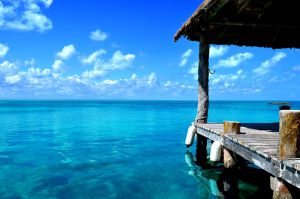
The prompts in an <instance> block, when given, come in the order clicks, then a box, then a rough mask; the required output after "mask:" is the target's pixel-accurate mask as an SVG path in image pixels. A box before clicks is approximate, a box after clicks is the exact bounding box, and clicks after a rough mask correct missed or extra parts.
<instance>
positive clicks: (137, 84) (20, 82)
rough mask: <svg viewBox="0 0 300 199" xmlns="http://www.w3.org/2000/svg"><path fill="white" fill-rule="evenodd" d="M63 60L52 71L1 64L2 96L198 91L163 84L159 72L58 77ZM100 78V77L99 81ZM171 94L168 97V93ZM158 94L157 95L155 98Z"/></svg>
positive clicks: (118, 58) (118, 95)
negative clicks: (116, 75) (109, 75)
mask: <svg viewBox="0 0 300 199" xmlns="http://www.w3.org/2000/svg"><path fill="white" fill-rule="evenodd" d="M130 57H131V56H126V55H124V54H122V56H121V55H120V54H118V53H117V54H116V55H115V56H113V57H112V58H111V60H109V61H111V62H113V61H112V60H114V61H115V62H119V61H124V59H125V60H130V59H131V58H130ZM61 62H62V61H61V60H55V61H54V64H53V66H52V68H39V67H30V68H28V69H26V70H21V69H22V67H18V65H17V64H16V63H12V62H9V61H4V62H2V63H0V85H1V86H2V87H1V89H2V92H1V93H0V96H10V94H13V93H12V91H14V92H17V93H29V96H30V97H46V98H49V97H63V98H66V97H71V98H74V97H84V96H87V95H88V96H89V97H95V98H111V97H113V98H132V97H133V98H139V97H141V98H144V97H145V96H147V98H151V97H152V98H153V97H156V96H157V95H156V94H161V96H166V95H172V96H173V95H178V94H180V93H185V92H189V91H194V90H195V87H194V86H191V85H187V84H180V83H178V82H171V81H169V80H168V81H165V82H161V81H160V80H159V78H158V76H157V74H156V73H150V74H148V75H145V76H141V77H139V76H138V75H137V74H135V73H133V74H132V75H131V76H129V78H119V79H104V78H101V77H103V75H102V74H103V73H105V72H106V71H101V70H100V69H95V70H91V71H86V72H85V73H84V74H82V75H78V74H73V75H67V74H63V73H62V74H58V73H57V71H56V70H58V69H60V67H56V66H54V65H56V64H58V65H60V63H61ZM95 77H99V78H95ZM154 93H155V94H154ZM166 93H168V94H166ZM153 94H154V95H153Z"/></svg>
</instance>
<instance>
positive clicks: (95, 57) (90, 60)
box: [81, 49, 106, 64]
mask: <svg viewBox="0 0 300 199" xmlns="http://www.w3.org/2000/svg"><path fill="white" fill-rule="evenodd" d="M105 53H106V51H105V50H103V49H99V50H97V51H95V52H93V53H92V54H90V55H89V56H87V57H84V58H82V59H81V63H82V64H95V63H97V62H99V61H100V59H99V57H100V56H101V55H103V54H105Z"/></svg>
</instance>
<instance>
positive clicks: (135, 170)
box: [0, 101, 300, 199]
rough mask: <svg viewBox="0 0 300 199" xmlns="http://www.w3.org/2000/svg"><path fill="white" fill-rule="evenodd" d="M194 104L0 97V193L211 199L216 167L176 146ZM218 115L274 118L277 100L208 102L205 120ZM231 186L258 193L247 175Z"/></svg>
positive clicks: (256, 119)
mask: <svg viewBox="0 0 300 199" xmlns="http://www.w3.org/2000/svg"><path fill="white" fill-rule="evenodd" d="M291 105H292V108H293V109H300V103H299V102H291ZM196 108H197V102H195V101H0V198H32V199H35V198H108V199H110V198H125V199H127V198H130V199H131V198H151V199H152V198H154V199H165V198H172V199H176V198H180V199H184V198H189V199H193V198H197V199H198V198H218V194H217V192H218V185H219V184H220V183H222V182H220V179H221V176H222V175H221V173H222V168H221V167H217V168H214V169H206V170H203V169H201V168H200V167H197V166H196V165H194V164H193V162H192V156H193V154H194V151H195V147H192V148H191V149H190V152H191V153H186V147H185V145H184V140H185V135H186V130H187V128H188V126H189V125H190V123H191V121H193V119H194V118H195V114H196ZM224 120H237V121H241V122H277V121H278V106H276V105H270V104H268V102H267V101H256V102H255V101H254V102H246V101H213V102H211V103H210V113H209V121H210V122H222V121H224ZM194 145H195V144H194ZM192 153H193V154H192ZM260 180H261V179H257V181H260ZM252 181H255V179H254V180H252ZM267 187H268V185H267ZM238 188H239V189H238V190H237V191H238V193H237V194H238V196H239V197H245V198H251V197H255V196H258V195H260V194H262V193H265V187H260V186H257V183H252V182H251V181H249V182H248V181H243V180H240V181H239V186H238ZM219 196H220V195H219Z"/></svg>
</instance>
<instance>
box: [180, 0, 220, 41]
mask: <svg viewBox="0 0 300 199" xmlns="http://www.w3.org/2000/svg"><path fill="white" fill-rule="evenodd" d="M218 1H219V0H204V2H203V3H202V4H201V5H200V6H199V7H198V8H197V10H196V11H194V13H193V14H192V16H190V18H188V20H187V21H186V22H185V23H184V24H183V25H182V26H181V28H180V29H179V30H178V31H177V32H176V34H175V36H174V41H175V42H176V41H177V40H178V39H179V38H180V37H181V36H182V35H187V31H188V29H189V27H190V26H191V25H192V24H193V23H195V22H196V21H198V20H199V17H200V16H202V13H204V12H205V11H206V10H207V9H208V7H211V6H212V5H214V4H215V3H216V2H218Z"/></svg>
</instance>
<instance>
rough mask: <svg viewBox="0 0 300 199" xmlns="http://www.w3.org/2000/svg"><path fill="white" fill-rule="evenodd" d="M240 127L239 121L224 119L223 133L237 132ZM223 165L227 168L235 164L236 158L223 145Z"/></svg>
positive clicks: (234, 133)
mask: <svg viewBox="0 0 300 199" xmlns="http://www.w3.org/2000/svg"><path fill="white" fill-rule="evenodd" d="M240 129H241V124H240V123H239V122H234V121H224V135H226V134H227V135H228V134H233V135H236V134H239V133H240ZM223 153H224V159H223V162H224V167H225V168H227V169H229V168H233V167H235V166H236V160H235V158H234V154H233V153H232V152H231V151H229V150H228V149H226V148H225V147H224V149H223Z"/></svg>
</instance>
